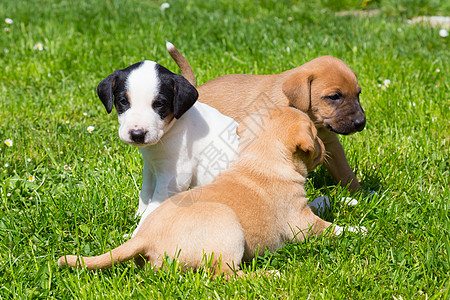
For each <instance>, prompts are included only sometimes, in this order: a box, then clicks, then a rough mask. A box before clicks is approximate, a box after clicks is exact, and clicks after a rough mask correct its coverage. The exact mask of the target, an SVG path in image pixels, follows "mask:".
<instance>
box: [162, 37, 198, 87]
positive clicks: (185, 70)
mask: <svg viewBox="0 0 450 300" xmlns="http://www.w3.org/2000/svg"><path fill="white" fill-rule="evenodd" d="M166 49H167V52H169V54H170V56H172V58H173V60H174V61H175V62H176V63H177V65H178V67H179V68H180V70H181V75H183V77H184V78H186V79H187V81H189V83H190V84H192V85H193V86H194V87H197V83H196V82H195V75H194V71H192V67H191V65H190V64H189V62H188V61H187V60H186V58H185V57H184V56H183V55H182V54H181V53H180V52H179V51H178V49H177V48H175V46H174V45H173V44H172V43H170V42H166Z"/></svg>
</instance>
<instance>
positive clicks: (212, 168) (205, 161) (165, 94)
mask: <svg viewBox="0 0 450 300" xmlns="http://www.w3.org/2000/svg"><path fill="white" fill-rule="evenodd" d="M97 93H98V96H99V98H100V100H101V101H102V103H103V105H104V106H105V108H106V111H107V112H108V113H110V112H111V111H112V109H113V106H115V107H116V110H117V114H118V118H119V123H120V127H119V137H120V139H121V140H122V141H123V142H125V143H128V144H131V145H134V146H138V147H139V148H140V151H141V153H142V157H143V159H144V170H143V183H142V190H141V192H140V195H139V208H138V211H137V215H138V216H139V215H142V218H141V220H143V219H145V216H147V215H148V214H150V213H151V212H152V211H153V210H154V209H155V208H156V207H158V206H159V205H160V204H161V203H162V202H163V201H164V200H166V199H167V198H169V197H170V196H172V195H174V194H176V193H179V192H182V191H186V190H187V189H188V188H190V187H194V186H198V185H204V184H207V183H210V182H212V181H213V180H214V178H215V177H216V176H217V175H218V174H219V173H220V172H221V171H222V170H225V169H226V168H227V167H228V164H229V163H230V162H231V160H232V159H233V157H234V154H235V151H236V149H237V146H238V143H239V141H238V136H237V135H236V133H235V131H236V127H237V123H236V122H235V121H234V120H233V119H231V118H229V117H226V116H224V115H222V114H221V113H219V112H218V111H217V110H216V109H214V108H212V107H210V106H208V105H206V104H203V103H199V102H196V100H197V97H198V93H197V90H196V89H195V87H193V86H192V85H191V84H190V83H189V82H188V81H187V80H186V79H185V78H184V77H182V76H181V75H178V74H174V73H172V72H170V71H169V70H167V69H166V68H164V67H163V66H161V65H159V64H157V63H155V62H153V61H142V62H139V63H136V64H134V65H131V66H129V67H127V68H125V69H122V70H117V71H115V72H114V73H112V74H111V75H109V76H108V77H106V78H105V79H104V80H103V81H102V82H100V84H99V85H98V87H97ZM141 223H142V221H141ZM141 223H139V225H138V227H137V229H138V228H139V226H140V224H141ZM137 229H136V231H137ZM136 231H135V232H136Z"/></svg>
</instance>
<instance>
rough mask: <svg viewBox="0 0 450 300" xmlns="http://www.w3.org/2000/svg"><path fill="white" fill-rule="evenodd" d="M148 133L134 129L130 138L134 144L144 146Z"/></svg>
mask: <svg viewBox="0 0 450 300" xmlns="http://www.w3.org/2000/svg"><path fill="white" fill-rule="evenodd" d="M146 133H147V131H144V130H143V129H133V130H130V136H131V139H132V140H133V142H135V143H138V144H143V143H144V141H145V134H146Z"/></svg>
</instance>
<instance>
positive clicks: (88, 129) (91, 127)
mask: <svg viewBox="0 0 450 300" xmlns="http://www.w3.org/2000/svg"><path fill="white" fill-rule="evenodd" d="M94 129H95V127H94V126H88V128H87V131H88V132H89V133H92V131H94Z"/></svg>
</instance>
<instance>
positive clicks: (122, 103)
mask: <svg viewBox="0 0 450 300" xmlns="http://www.w3.org/2000/svg"><path fill="white" fill-rule="evenodd" d="M119 104H120V105H122V106H125V105H128V100H127V98H120V99H119Z"/></svg>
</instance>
